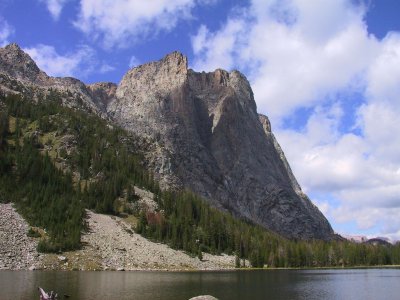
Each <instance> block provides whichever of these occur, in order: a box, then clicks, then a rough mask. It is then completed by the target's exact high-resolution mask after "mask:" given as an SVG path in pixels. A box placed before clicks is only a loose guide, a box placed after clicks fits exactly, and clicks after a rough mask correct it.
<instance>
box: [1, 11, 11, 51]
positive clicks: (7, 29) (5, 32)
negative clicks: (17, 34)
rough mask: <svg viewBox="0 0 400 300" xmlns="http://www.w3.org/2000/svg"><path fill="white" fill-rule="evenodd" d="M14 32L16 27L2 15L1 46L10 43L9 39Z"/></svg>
mask: <svg viewBox="0 0 400 300" xmlns="http://www.w3.org/2000/svg"><path fill="white" fill-rule="evenodd" d="M13 34H14V28H13V27H12V26H11V25H10V24H8V23H7V21H6V20H4V19H2V17H1V16H0V47H4V46H5V45H7V44H8V43H9V41H8V39H9V38H10V36H11V35H13Z"/></svg>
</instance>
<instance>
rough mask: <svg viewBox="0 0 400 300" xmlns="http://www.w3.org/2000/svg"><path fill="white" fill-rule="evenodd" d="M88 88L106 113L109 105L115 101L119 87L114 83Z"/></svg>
mask: <svg viewBox="0 0 400 300" xmlns="http://www.w3.org/2000/svg"><path fill="white" fill-rule="evenodd" d="M87 88H88V90H89V92H90V94H91V96H92V98H93V101H95V103H96V105H97V106H98V107H99V108H100V109H101V110H102V111H106V109H107V106H108V104H109V103H110V102H111V101H112V100H113V99H114V97H115V92H116V91H117V85H116V84H115V83H112V82H98V83H94V84H89V85H87Z"/></svg>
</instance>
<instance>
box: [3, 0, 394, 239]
mask: <svg viewBox="0 0 400 300" xmlns="http://www.w3.org/2000/svg"><path fill="white" fill-rule="evenodd" d="M398 16H400V1H396V0H370V1H367V0H366V1H362V0H279V1H278V0H248V1H237V0H149V1H141V0H114V1H107V0H37V1H35V0H29V1H26V0H3V1H2V2H1V3H0V45H1V46H4V45H6V44H7V43H9V42H16V43H18V44H19V45H20V46H21V47H22V48H23V49H25V50H26V51H27V52H28V53H29V54H30V55H31V56H32V57H33V58H34V59H35V61H36V62H37V63H38V65H39V67H41V68H42V69H43V70H45V71H46V72H47V73H48V74H49V75H53V76H74V77H77V78H79V79H81V80H82V81H84V82H86V83H92V82H97V81H112V82H116V83H118V82H119V81H120V80H121V78H122V76H123V74H124V73H125V72H126V71H127V70H128V69H129V68H130V67H132V66H135V65H138V64H140V63H145V62H148V61H153V60H158V59H160V58H161V57H163V56H164V55H165V54H167V53H168V52H171V51H174V50H179V51H181V52H183V53H184V54H186V55H187V56H188V58H189V64H190V67H191V68H194V69H195V70H197V71H203V70H205V71H212V70H214V69H215V68H225V69H228V70H232V69H238V70H240V71H241V72H243V73H244V74H245V75H246V76H247V77H248V79H249V81H250V82H251V84H252V87H253V90H254V94H255V100H256V102H257V107H258V110H259V112H260V113H264V114H266V115H268V116H269V117H270V119H271V121H272V126H273V130H274V132H275V135H276V136H277V138H278V141H279V142H280V144H281V146H282V148H283V149H284V151H285V153H286V156H287V157H288V160H289V162H290V164H291V166H292V168H293V171H294V173H295V175H296V177H297V178H298V180H299V182H300V184H301V185H302V187H303V189H304V190H305V191H306V192H307V193H308V195H309V196H310V198H311V199H312V200H313V201H314V203H316V204H317V205H318V207H319V208H320V209H321V210H322V211H323V212H324V213H325V215H326V216H327V217H328V219H329V221H330V222H331V224H332V226H333V228H334V229H335V230H336V231H338V232H339V233H344V234H360V235H369V236H375V235H379V236H386V237H389V238H392V239H400V135H399V134H398V132H399V129H398V128H399V127H400V96H399V95H400V19H399V17H398Z"/></svg>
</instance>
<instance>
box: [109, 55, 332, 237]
mask: <svg viewBox="0 0 400 300" xmlns="http://www.w3.org/2000/svg"><path fill="white" fill-rule="evenodd" d="M107 111H108V113H109V114H110V115H111V116H112V118H113V119H114V120H115V121H116V122H117V123H119V124H120V125H121V126H123V127H124V128H126V129H127V130H130V131H132V132H135V133H136V134H137V135H139V136H142V137H146V138H148V139H150V140H151V141H153V147H152V148H151V149H150V151H149V153H148V155H147V157H148V160H149V164H150V165H151V166H152V168H153V170H154V172H155V174H156V176H157V177H158V179H159V180H160V181H161V183H163V184H164V186H166V187H168V186H175V187H177V188H183V187H184V188H189V189H191V190H192V191H194V192H195V193H197V194H199V195H201V196H203V197H205V198H206V199H208V200H209V201H210V202H211V203H212V204H213V205H214V206H217V207H219V208H221V209H225V210H228V211H231V212H232V213H233V214H235V215H236V216H239V217H242V218H245V219H248V220H251V221H253V222H255V223H257V224H260V225H262V226H264V227H266V228H268V229H271V230H273V231H275V232H278V233H280V234H282V235H284V236H286V237H289V238H301V239H315V238H316V239H330V238H332V237H333V231H332V228H331V226H330V224H329V223H328V221H327V220H326V218H325V217H324V216H323V214H322V213H321V212H320V211H319V210H318V208H317V207H316V206H314V205H313V204H312V203H311V201H310V200H309V199H308V197H307V196H306V195H305V194H304V193H303V192H302V191H301V188H300V186H299V184H298V183H297V181H296V179H295V177H294V175H293V173H292V171H291V170H290V167H289V164H288V162H287V160H286V158H285V156H284V153H283V151H282V149H281V148H280V146H279V144H278V142H277V141H276V139H275V137H274V135H273V134H272V131H271V126H270V123H269V121H268V119H267V117H265V116H262V115H258V113H257V108H256V103H255V101H254V96H253V92H252V89H251V87H250V84H249V82H248V81H247V79H246V78H245V76H243V75H242V74H241V73H240V72H238V71H233V72H230V73H228V72H226V71H224V70H219V69H218V70H216V71H214V72H211V73H204V72H202V73H197V72H194V71H193V70H190V69H188V67H187V58H186V57H185V56H183V55H182V54H180V53H178V52H173V53H171V54H169V55H167V56H166V57H164V58H163V59H162V60H160V61H158V62H151V63H148V64H145V65H142V66H138V67H136V68H133V69H131V70H130V71H129V72H128V73H127V74H126V75H125V76H124V78H123V79H122V81H121V83H120V85H119V86H118V88H117V91H116V96H115V99H114V100H113V101H111V102H110V104H109V105H108V107H107Z"/></svg>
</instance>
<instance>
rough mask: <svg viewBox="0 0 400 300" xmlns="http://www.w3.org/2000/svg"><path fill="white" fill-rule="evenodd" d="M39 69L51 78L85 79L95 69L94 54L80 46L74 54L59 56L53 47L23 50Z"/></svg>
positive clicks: (45, 46) (90, 49) (85, 47)
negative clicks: (74, 77)
mask: <svg viewBox="0 0 400 300" xmlns="http://www.w3.org/2000/svg"><path fill="white" fill-rule="evenodd" d="M24 51H26V52H27V53H28V54H29V55H30V56H31V57H32V59H33V60H34V61H35V62H36V63H37V65H38V66H39V68H40V69H42V70H44V71H45V72H46V73H47V74H48V75H51V76H77V77H85V76H87V75H88V74H89V73H91V72H93V70H94V67H95V60H94V56H95V52H94V50H93V49H92V48H90V47H88V46H81V47H80V48H79V49H78V50H77V51H76V52H74V53H67V54H64V55H63V54H59V53H57V51H56V49H55V48H54V47H53V46H48V45H42V44H40V45H37V46H36V47H31V48H25V49H24Z"/></svg>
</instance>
